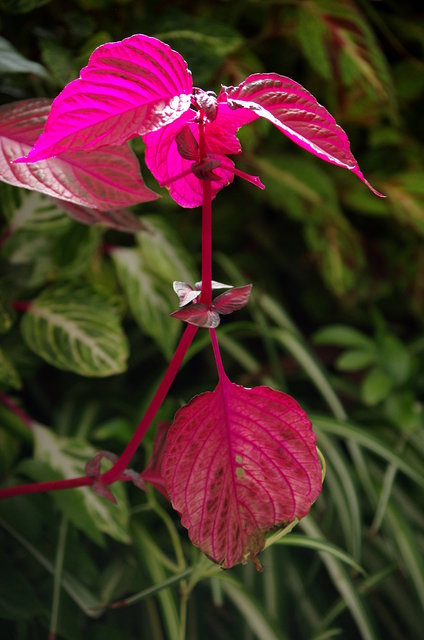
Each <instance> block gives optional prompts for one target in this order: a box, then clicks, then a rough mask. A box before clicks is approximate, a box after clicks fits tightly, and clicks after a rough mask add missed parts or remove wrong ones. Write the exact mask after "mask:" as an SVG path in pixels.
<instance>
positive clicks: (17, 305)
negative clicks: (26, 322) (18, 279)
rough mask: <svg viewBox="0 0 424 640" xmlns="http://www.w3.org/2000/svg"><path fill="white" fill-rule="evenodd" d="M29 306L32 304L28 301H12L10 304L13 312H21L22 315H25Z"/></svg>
mask: <svg viewBox="0 0 424 640" xmlns="http://www.w3.org/2000/svg"><path fill="white" fill-rule="evenodd" d="M31 304H32V303H31V301H30V300H14V301H13V302H12V307H13V308H14V309H15V311H22V312H23V313H25V312H26V311H28V309H29V308H30V306H31Z"/></svg>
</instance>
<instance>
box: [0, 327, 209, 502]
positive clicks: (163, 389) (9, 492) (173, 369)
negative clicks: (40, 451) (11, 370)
mask: <svg viewBox="0 0 424 640" xmlns="http://www.w3.org/2000/svg"><path fill="white" fill-rule="evenodd" d="M197 329H198V327H195V326H193V325H187V327H186V329H185V331H184V333H183V335H182V337H181V340H180V342H179V344H178V347H177V349H176V351H175V353H174V356H173V358H172V360H171V362H170V363H169V366H168V369H167V370H166V372H165V375H164V377H163V378H162V381H161V383H160V385H159V387H158V389H157V391H156V393H155V395H154V396H153V399H152V401H151V403H150V405H149V407H148V408H147V411H146V413H145V415H144V416H143V419H142V420H141V422H140V424H139V425H138V427H137V429H136V431H135V433H134V435H133V437H132V438H131V440H130V441H129V443H128V445H127V447H126V448H125V449H124V451H123V453H122V455H121V456H120V458H119V459H118V461H117V462H116V463H115V464H114V465H113V467H112V468H111V469H109V471H106V473H104V474H103V475H102V476H101V477H100V480H101V482H102V483H103V484H112V482H116V480H128V478H125V477H121V476H122V473H123V472H124V471H125V469H126V468H127V467H128V465H129V463H130V461H131V458H132V457H133V455H134V454H135V452H136V451H137V449H138V447H139V445H140V442H141V441H142V440H143V438H144V436H145V434H146V431H147V430H148V428H149V427H150V425H151V423H152V420H153V418H154V417H155V415H156V413H157V411H158V410H159V407H160V406H161V404H162V402H163V401H164V399H165V396H166V395H167V393H168V391H169V388H170V386H171V384H172V383H173V381H174V379H175V376H176V375H177V373H178V370H179V368H180V366H181V363H182V361H183V360H184V356H185V354H186V353H187V350H188V348H189V346H190V344H191V343H192V341H193V338H194V336H195V335H196V331H197ZM5 404H6V403H5ZM15 413H16V411H15ZM20 417H22V416H20ZM96 479H97V480H98V478H92V477H88V476H81V477H80V478H67V479H65V480H51V481H48V482H34V483H31V484H22V485H17V486H15V487H9V488H7V489H0V500H1V499H3V498H10V497H12V496H17V495H22V494H24V493H25V494H27V493H43V492H45V491H57V490H59V489H73V488H75V487H87V486H89V485H92V484H93V482H94V481H95V480H96Z"/></svg>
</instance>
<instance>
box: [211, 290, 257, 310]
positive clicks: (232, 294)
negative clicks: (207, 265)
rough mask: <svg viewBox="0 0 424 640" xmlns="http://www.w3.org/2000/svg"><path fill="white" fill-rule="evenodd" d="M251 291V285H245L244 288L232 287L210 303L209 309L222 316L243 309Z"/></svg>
mask: <svg viewBox="0 0 424 640" xmlns="http://www.w3.org/2000/svg"><path fill="white" fill-rule="evenodd" d="M251 291H252V285H251V284H246V285H245V286H244V287H234V288H232V289H230V290H229V291H225V293H221V295H219V296H217V297H216V298H215V300H214V301H213V302H212V305H211V309H213V310H214V311H217V312H218V313H220V314H223V315H227V314H228V313H232V312H233V311H238V310H239V309H243V307H245V306H246V305H247V303H248V302H249V298H250V292H251Z"/></svg>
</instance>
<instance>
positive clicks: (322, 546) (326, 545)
mask: <svg viewBox="0 0 424 640" xmlns="http://www.w3.org/2000/svg"><path fill="white" fill-rule="evenodd" d="M276 544H281V545H285V546H289V547H302V548H303V549H313V550H314V551H320V552H325V553H329V554H331V555H332V556H334V557H335V558H337V559H338V560H341V561H342V562H344V563H345V564H347V565H349V566H351V567H353V568H354V569H355V570H356V571H359V572H360V573H365V571H364V569H363V568H362V567H361V565H359V564H358V563H357V562H356V561H355V560H354V559H353V558H352V556H350V555H349V554H348V553H346V552H345V551H343V549H340V547H337V546H336V545H335V544H332V543H331V542H328V541H327V540H325V539H319V538H314V537H310V536H305V535H301V534H298V533H291V534H290V535H289V536H285V537H284V538H281V539H280V540H279V541H278V542H277V543H276Z"/></svg>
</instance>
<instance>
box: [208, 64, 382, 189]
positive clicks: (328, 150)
mask: <svg viewBox="0 0 424 640" xmlns="http://www.w3.org/2000/svg"><path fill="white" fill-rule="evenodd" d="M224 96H226V98H227V101H228V104H229V106H230V107H232V108H233V109H243V110H245V109H248V110H250V111H251V112H252V113H253V114H255V115H256V117H262V118H266V119H267V120H269V121H270V122H272V124H274V125H275V126H276V127H277V128H278V129H279V130H280V131H281V132H282V133H284V134H285V135H286V136H288V137H289V138H290V139H291V140H293V142H295V143H296V144H298V145H299V146H301V147H303V148H304V149H306V150H307V151H309V152H310V153H312V154H314V155H315V156H318V157H319V158H321V159H322V160H325V161H326V162H330V163H331V164H336V165H338V166H340V167H344V168H346V169H349V170H350V171H352V172H353V173H354V174H355V175H356V176H358V178H360V179H361V180H362V182H364V183H365V184H366V185H367V186H368V187H369V189H371V191H372V192H373V193H375V194H376V195H378V196H381V197H384V196H382V194H381V193H379V192H378V191H376V190H375V189H374V188H373V187H372V186H371V185H370V184H369V182H368V181H367V180H366V179H365V178H364V176H363V174H362V172H361V170H360V169H359V166H358V163H357V161H356V159H355V158H354V156H353V155H352V152H351V150H350V145H349V140H348V138H347V135H346V133H345V132H344V131H343V129H342V128H341V127H339V125H338V124H337V123H336V121H335V120H334V118H333V116H332V115H331V114H330V113H329V112H328V111H327V110H326V109H325V108H324V107H323V106H322V105H320V104H319V103H318V102H317V100H316V99H315V98H314V96H313V95H312V94H310V93H309V91H307V90H306V89H305V88H304V87H302V86H301V85H300V84H298V83H297V82H294V80H291V79H290V78H287V77H285V76H281V75H279V74H277V73H255V74H253V75H250V76H248V78H246V80H244V81H243V82H242V83H241V84H239V85H238V86H237V87H223V90H222V92H221V95H220V96H219V99H223V98H224Z"/></svg>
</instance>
